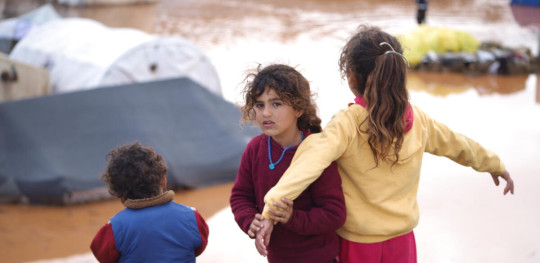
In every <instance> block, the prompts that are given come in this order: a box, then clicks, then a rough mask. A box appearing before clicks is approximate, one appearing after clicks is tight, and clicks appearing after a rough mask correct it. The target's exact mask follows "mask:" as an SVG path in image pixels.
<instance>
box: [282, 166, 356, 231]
mask: <svg viewBox="0 0 540 263" xmlns="http://www.w3.org/2000/svg"><path fill="white" fill-rule="evenodd" d="M308 189H309V190H310V192H311V194H312V198H313V202H314V206H313V207H312V208H311V209H309V210H307V211H305V210H299V209H296V210H293V215H292V217H291V219H290V220H289V222H287V224H285V225H284V227H285V228H287V229H289V230H291V231H294V232H296V233H298V234H300V235H319V234H324V233H330V232H334V231H336V230H337V229H338V228H340V227H341V226H342V225H343V224H344V223H345V218H346V211H345V200H344V197H343V190H342V189H341V177H340V176H339V173H338V170H337V165H336V163H335V162H334V163H332V164H331V165H330V166H329V167H328V168H326V170H324V172H323V173H322V175H321V176H320V177H319V179H317V180H316V181H315V182H313V184H311V185H310V186H309V188H308Z"/></svg>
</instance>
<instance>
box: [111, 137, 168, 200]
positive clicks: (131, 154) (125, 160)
mask: <svg viewBox="0 0 540 263" xmlns="http://www.w3.org/2000/svg"><path fill="white" fill-rule="evenodd" d="M107 160H108V164H107V169H106V171H105V172H104V173H103V174H102V175H101V179H102V180H103V181H105V182H106V183H107V186H108V188H109V193H110V194H111V195H113V196H116V197H119V198H120V199H122V200H126V199H143V198H150V197H153V196H156V195H158V194H159V193H160V192H161V191H162V180H163V177H165V176H167V169H168V167H167V164H166V162H165V160H164V159H163V157H161V156H160V155H159V154H158V153H157V152H156V151H154V149H153V148H151V147H145V146H141V144H140V143H139V142H136V143H133V144H128V145H123V146H120V147H118V148H115V149H112V150H110V151H109V153H108V154H107Z"/></svg>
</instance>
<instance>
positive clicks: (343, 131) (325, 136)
mask: <svg viewBox="0 0 540 263" xmlns="http://www.w3.org/2000/svg"><path fill="white" fill-rule="evenodd" d="M355 118H356V116H353V115H352V113H351V112H350V111H349V112H347V111H342V112H340V113H338V114H336V116H335V117H334V118H333V119H332V120H331V121H330V122H329V123H328V125H327V126H326V127H325V129H324V130H323V131H322V132H321V133H317V134H312V135H310V136H308V137H307V138H306V139H305V140H304V141H303V142H302V143H301V144H300V146H299V147H298V150H297V151H296V154H295V155H294V158H293V160H292V162H291V165H290V166H289V168H288V169H287V171H286V172H285V173H284V174H283V176H282V177H281V179H280V180H279V182H278V183H277V184H276V185H275V186H274V187H273V188H272V189H270V190H269V191H268V192H267V193H266V195H265V197H264V202H265V206H264V210H263V213H262V214H263V216H264V218H266V219H269V218H270V214H269V212H268V209H269V208H273V209H275V207H274V203H276V202H281V198H283V197H284V198H287V199H289V200H294V199H296V198H297V197H298V196H299V195H300V194H301V193H302V192H303V191H304V190H305V189H306V188H308V186H309V185H310V184H311V183H313V182H314V181H315V180H317V178H319V176H320V175H321V173H322V172H323V171H324V169H326V167H328V166H329V165H330V163H332V162H333V161H335V160H336V159H338V158H339V157H340V156H341V155H342V154H343V153H344V152H345V151H346V149H347V146H348V144H349V142H350V141H351V140H352V137H353V136H356V135H357V132H356V130H357V127H356V122H355Z"/></svg>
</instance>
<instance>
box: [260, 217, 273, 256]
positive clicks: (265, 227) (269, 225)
mask: <svg viewBox="0 0 540 263" xmlns="http://www.w3.org/2000/svg"><path fill="white" fill-rule="evenodd" d="M273 229H274V222H273V221H272V220H270V219H265V220H263V222H262V228H261V230H260V231H259V232H257V235H256V238H255V247H256V248H257V251H259V254H261V256H263V257H266V256H268V251H267V250H266V247H267V246H268V244H269V243H270V236H271V235H272V230H273Z"/></svg>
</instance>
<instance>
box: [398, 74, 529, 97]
mask: <svg viewBox="0 0 540 263" xmlns="http://www.w3.org/2000/svg"><path fill="white" fill-rule="evenodd" d="M528 77H529V76H528V75H515V76H495V75H481V76H467V75H464V74H458V73H429V72H411V73H409V75H408V78H409V79H408V87H409V89H411V90H416V91H426V92H428V93H430V94H432V95H435V96H442V97H444V96H447V95H449V94H456V93H463V92H465V91H467V90H469V89H475V90H476V92H477V93H478V94H479V95H489V94H493V93H498V94H511V93H514V92H518V91H521V90H524V89H525V88H526V82H527V79H528Z"/></svg>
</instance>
